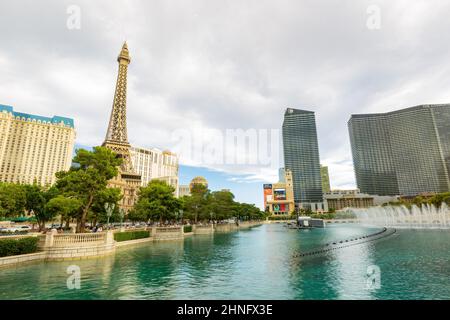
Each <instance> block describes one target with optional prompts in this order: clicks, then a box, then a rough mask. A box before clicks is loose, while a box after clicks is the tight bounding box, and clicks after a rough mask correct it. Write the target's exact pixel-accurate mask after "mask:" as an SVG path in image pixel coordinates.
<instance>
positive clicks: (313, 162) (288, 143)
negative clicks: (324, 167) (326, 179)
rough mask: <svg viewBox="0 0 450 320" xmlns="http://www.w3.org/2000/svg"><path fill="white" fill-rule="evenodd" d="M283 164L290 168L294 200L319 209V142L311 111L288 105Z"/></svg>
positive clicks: (321, 201) (320, 195)
mask: <svg viewBox="0 0 450 320" xmlns="http://www.w3.org/2000/svg"><path fill="white" fill-rule="evenodd" d="M283 151H284V166H285V168H286V169H289V170H291V172H292V178H293V183H294V200H295V204H296V205H297V206H299V207H302V208H305V209H311V210H312V211H316V210H321V209H323V195H322V178H321V176H320V157H319V144H318V141H317V130H316V118H315V115H314V112H312V111H305V110H298V109H292V108H288V109H287V110H286V112H285V114H284V122H283Z"/></svg>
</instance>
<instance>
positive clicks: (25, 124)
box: [0, 105, 75, 186]
mask: <svg viewBox="0 0 450 320" xmlns="http://www.w3.org/2000/svg"><path fill="white" fill-rule="evenodd" d="M74 143H75V129H74V122H73V120H72V119H69V118H64V117H59V116H54V117H52V118H48V117H43V116H37V115H32V114H27V113H21V112H16V111H14V110H13V107H11V106H6V105H0V181H3V182H13V183H27V184H32V183H34V182H36V183H38V184H39V185H42V186H48V185H52V184H53V183H55V181H56V176H55V173H56V172H59V171H65V170H69V168H70V166H71V163H72V153H73V147H74Z"/></svg>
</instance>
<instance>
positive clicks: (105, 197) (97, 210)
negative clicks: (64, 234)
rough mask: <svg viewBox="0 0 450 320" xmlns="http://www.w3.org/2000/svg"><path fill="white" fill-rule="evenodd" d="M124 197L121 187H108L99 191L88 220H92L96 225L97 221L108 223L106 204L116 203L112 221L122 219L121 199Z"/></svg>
mask: <svg viewBox="0 0 450 320" xmlns="http://www.w3.org/2000/svg"><path fill="white" fill-rule="evenodd" d="M121 199H122V194H121V191H120V189H119V188H106V189H105V190H102V191H101V192H99V193H98V195H97V197H96V198H95V200H94V203H93V204H92V208H91V212H90V214H89V217H88V220H89V221H91V222H92V225H96V224H97V222H101V223H106V222H107V221H108V216H107V214H106V209H105V204H106V203H110V204H114V210H113V212H112V215H111V218H110V219H109V221H110V222H118V221H120V212H119V201H120V200H121Z"/></svg>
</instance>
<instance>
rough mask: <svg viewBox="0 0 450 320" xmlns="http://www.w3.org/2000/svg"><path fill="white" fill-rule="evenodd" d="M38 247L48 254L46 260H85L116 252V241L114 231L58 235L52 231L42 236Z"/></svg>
mask: <svg viewBox="0 0 450 320" xmlns="http://www.w3.org/2000/svg"><path fill="white" fill-rule="evenodd" d="M38 246H39V249H40V250H42V251H44V252H46V260H65V259H83V258H88V257H93V256H103V255H106V254H110V253H112V252H114V250H115V241H114V235H113V232H112V231H106V232H98V233H75V234H58V233H57V232H56V230H52V231H50V232H47V233H46V234H45V235H42V236H41V241H40V242H39V245H38Z"/></svg>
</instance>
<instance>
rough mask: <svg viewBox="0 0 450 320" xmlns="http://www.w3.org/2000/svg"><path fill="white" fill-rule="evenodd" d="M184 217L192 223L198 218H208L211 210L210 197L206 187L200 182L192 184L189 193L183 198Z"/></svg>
mask: <svg viewBox="0 0 450 320" xmlns="http://www.w3.org/2000/svg"><path fill="white" fill-rule="evenodd" d="M183 202H184V208H183V209H184V211H185V217H186V218H187V219H191V220H193V221H194V223H197V222H198V221H199V220H205V219H209V212H210V210H211V207H210V206H211V197H210V191H209V190H208V188H207V187H206V186H204V185H202V184H194V185H193V186H192V189H191V195H190V196H188V197H185V199H184V201H183Z"/></svg>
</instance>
